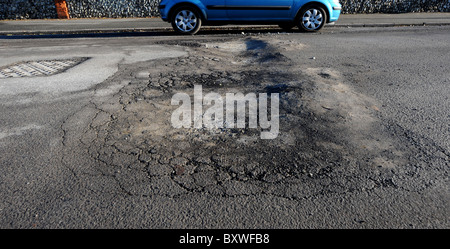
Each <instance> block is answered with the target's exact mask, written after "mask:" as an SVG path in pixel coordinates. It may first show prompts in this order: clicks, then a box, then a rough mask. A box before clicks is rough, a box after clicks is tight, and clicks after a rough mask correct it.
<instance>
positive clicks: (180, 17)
mask: <svg viewBox="0 0 450 249" xmlns="http://www.w3.org/2000/svg"><path fill="white" fill-rule="evenodd" d="M171 22H172V27H173V29H174V30H175V31H176V32H178V33H179V34H189V35H194V34H196V33H197V32H198V31H199V29H200V27H201V26H202V19H201V16H200V14H199V12H198V11H197V10H196V9H195V8H193V7H190V6H182V7H180V8H177V9H176V10H175V11H174V12H173V15H172V21H171Z"/></svg>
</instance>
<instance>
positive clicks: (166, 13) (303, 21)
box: [159, 0, 341, 35]
mask: <svg viewBox="0 0 450 249" xmlns="http://www.w3.org/2000/svg"><path fill="white" fill-rule="evenodd" d="M159 11H160V14H161V18H162V19H163V20H164V21H166V22H170V23H171V24H172V26H173V28H174V30H175V31H177V32H178V33H181V34H191V35H192V34H195V33H197V32H198V30H199V29H200V27H201V26H202V24H207V25H217V24H219V25H223V24H230V23H253V24H269V23H270V24H278V25H279V26H280V27H281V28H283V29H286V30H289V29H292V28H294V27H295V26H298V27H299V29H300V30H303V31H306V32H315V31H318V30H320V29H321V28H322V27H323V26H324V25H325V23H331V22H335V21H337V19H338V18H339V15H340V13H341V5H340V4H339V0H313V1H311V0H162V1H161V3H160V4H159Z"/></svg>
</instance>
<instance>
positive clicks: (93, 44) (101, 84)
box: [0, 26, 450, 228]
mask: <svg viewBox="0 0 450 249" xmlns="http://www.w3.org/2000/svg"><path fill="white" fill-rule="evenodd" d="M449 31H450V28H449V27H448V26H447V27H396V28H352V29H348V28H333V29H325V30H324V31H323V32H321V33H318V34H302V33H282V34H276V33H265V32H261V33H258V34H256V33H255V34H251V33H247V32H246V35H242V34H241V33H240V32H235V33H231V34H219V33H211V34H207V33H206V34H205V33H204V34H200V35H198V36H195V37H181V36H170V37H166V36H151V37H145V36H144V37H120V36H119V37H112V38H76V39H69V38H67V39H59V38H55V39H38V40H35V39H33V40H26V39H25V40H0V58H1V60H0V61H1V62H0V67H4V66H6V65H9V64H11V63H16V62H19V61H30V60H42V59H61V58H71V57H90V59H89V60H88V61H86V62H84V63H82V64H80V65H78V66H76V67H74V68H72V69H69V70H68V71H66V72H65V73H62V74H58V75H54V76H50V77H33V78H10V79H4V78H0V124H1V125H0V155H1V157H0V199H1V200H2V201H1V202H0V227H1V228H449V227H450V226H449V197H450V196H449V190H448V186H449V182H448V172H449V161H450V144H449V141H450V130H449V129H450V128H449V124H450V113H449V110H450V102H449V99H448V98H449V97H448V96H450V88H449V84H450V74H449V72H448V70H447V67H448V62H449V61H450V50H449V48H448V44H450V35H449V34H450V32H449ZM255 42H256V43H257V44H259V43H261V44H265V45H264V47H265V46H267V48H270V49H267V50H258V49H256V50H255V51H253V50H254V49H252V50H251V51H245V49H246V46H247V48H249V47H251V46H249V44H253V43H255ZM242 49H243V50H242ZM261 56H262V57H261ZM264 56H266V57H264ZM214 58H215V59H214ZM260 58H270V60H269V59H268V60H266V59H264V62H260V63H261V64H258V62H257V61H258V59H260ZM213 59H214V60H213ZM261 61H262V60H261ZM249 62H254V63H253V64H245V63H249ZM177 63H178V64H177ZM189 63H192V65H191V64H189ZM190 65H191V66H194V68H196V69H194V70H193V71H192V72H191V73H192V75H191V76H190V77H187V79H192V81H195V80H198V78H201V77H200V76H201V74H202V73H203V74H206V76H209V75H214V74H213V73H215V72H216V70H219V69H220V68H223V70H224V71H227V70H228V71H229V72H232V73H231V74H230V75H228V76H226V77H228V78H225V80H227V79H232V80H233V82H235V83H236V81H238V79H239V77H238V76H237V75H238V74H239V73H238V72H239V70H242V71H245V70H246V69H251V70H261V76H260V77H262V79H264V81H265V83H268V84H271V83H272V84H273V83H275V82H277V81H278V80H277V79H276V78H275V77H274V78H272V79H271V77H270V75H278V74H282V75H285V73H288V76H283V77H286V78H283V81H286V84H287V87H288V89H296V90H292V94H293V95H292V96H291V95H289V94H288V95H286V96H287V99H286V102H283V103H285V104H284V105H282V107H283V108H285V109H283V110H282V111H286V112H287V111H292V110H295V108H294V107H293V106H292V107H289V105H290V104H291V103H295V101H293V99H292V97H298V98H299V101H300V102H298V103H296V104H298V105H299V106H301V107H302V108H303V107H304V108H305V112H302V113H300V114H298V115H297V114H296V115H297V116H295V115H293V116H289V115H288V118H287V119H286V122H287V123H282V126H281V129H282V133H281V134H280V140H277V141H274V142H273V144H271V143H267V147H268V148H272V147H271V146H274V147H277V148H278V147H282V148H285V149H286V150H287V151H288V152H289V153H291V152H292V153H293V152H296V151H297V152H298V154H296V155H295V156H298V155H300V157H299V158H304V160H305V162H312V163H314V164H311V165H304V167H303V168H302V170H299V171H296V170H295V169H294V167H293V166H292V167H291V166H289V165H283V164H281V166H282V167H281V168H283V169H285V168H287V169H289V170H288V171H280V172H278V174H272V173H273V172H267V173H266V176H269V177H265V178H264V177H258V178H256V177H255V178H252V175H251V174H246V175H245V176H247V177H249V178H250V179H246V180H242V178H239V177H241V175H240V173H239V171H236V172H235V174H234V175H233V174H232V173H231V172H234V171H233V169H232V167H230V168H227V170H226V171H225V170H222V169H212V170H207V171H201V170H200V171H198V172H197V171H196V172H195V173H199V172H206V173H211V172H213V173H215V174H217V175H215V176H214V177H213V178H214V180H217V179H218V177H219V176H220V177H223V178H224V179H225V180H223V179H222V180H221V181H220V186H219V187H220V189H222V190H223V191H224V192H223V193H222V192H220V191H222V190H220V191H219V190H211V189H208V188H192V189H190V188H187V187H186V186H188V184H191V183H192V185H193V186H194V187H195V186H197V187H198V186H199V185H200V182H201V181H202V180H203V182H206V183H207V184H210V185H209V186H211V185H214V184H216V181H212V180H211V179H213V178H208V177H211V176H210V175H208V174H193V175H192V179H194V180H193V181H192V182H189V181H190V178H188V177H187V178H184V179H181V178H180V179H177V178H176V177H177V175H174V173H173V172H166V171H167V170H169V171H170V169H171V168H170V167H168V168H158V169H157V170H156V171H157V172H156V173H155V172H153V173H152V174H150V173H149V171H151V170H155V169H151V168H149V167H150V166H149V165H151V164H148V163H147V164H146V166H145V167H143V168H140V167H141V164H140V163H142V162H143V161H144V160H143V159H142V158H143V157H142V156H143V155H144V154H145V153H146V151H142V149H136V148H137V147H132V146H131V147H130V148H129V146H128V145H129V144H131V142H135V140H133V139H132V141H131V142H127V144H124V143H125V142H123V141H122V142H121V141H119V140H114V139H119V137H120V138H122V137H121V136H122V135H124V136H125V135H128V134H131V135H130V136H131V138H133V136H132V134H133V133H132V132H133V131H135V130H136V129H137V128H136V127H134V125H135V123H136V122H142V120H143V119H142V117H139V114H140V113H141V114H142V113H146V111H148V110H147V109H145V108H144V109H139V108H142V107H141V106H140V104H136V103H138V99H139V98H141V96H140V95H139V96H138V95H136V93H137V92H139V93H142V96H147V95H146V94H153V93H158V92H157V90H158V89H157V88H155V89H153V88H148V86H147V85H148V84H149V82H151V80H152V79H153V78H150V81H149V78H148V76H149V74H150V76H151V77H156V76H152V75H157V74H156V73H157V72H161V73H160V76H158V77H169V76H170V77H174V78H176V77H178V76H179V75H175V76H171V75H170V71H171V70H174V71H176V69H178V70H181V69H183V68H188V67H189V66H190ZM179 73H180V72H178V71H177V74H179ZM197 74H199V75H200V76H199V77H197V76H196V75H197ZM215 77H217V76H215ZM157 82H158V81H157ZM174 82H175V81H174ZM252 82H253V81H252ZM193 83H195V82H193ZM244 83H245V82H242V83H240V84H244ZM253 83H254V82H253ZM253 83H252V84H253ZM173 84H175V86H174V87H177V85H176V83H173ZM233 84H234V83H233ZM236 84H238V83H236ZM161 87H162V86H161ZM233 87H237V86H234V85H233ZM161 89H162V88H161ZM177 89H179V88H177ZM155 91H156V92H155ZM158 91H159V90H158ZM151 96H153V95H151ZM163 96H165V95H163ZM144 99H145V98H144ZM286 103H287V104H286ZM158 104H160V102H158V103H156V102H155V103H153V105H152V108H156V109H155V110H159V109H158V108H163V107H164V106H163V105H158ZM152 110H153V109H152ZM152 112H153V111H151V112H149V113H152ZM153 114H154V113H153ZM158 118H161V117H158V116H155V117H153V119H154V120H155V121H156V120H157V119H158ZM301 118H305V119H304V120H302V119H301ZM139 120H140V121H139ZM295 120H298V123H295V122H296V121H295ZM309 121H311V122H310V123H309V124H308V122H309ZM122 122H123V123H122ZM283 122H284V121H283ZM122 124H127V125H129V126H128V127H126V126H124V125H122ZM283 124H288V126H292V127H293V129H294V128H295V127H299V124H302V126H301V127H303V126H305V130H304V131H303V132H304V134H298V133H297V134H294V136H293V137H295V139H298V142H297V143H296V145H304V147H292V142H290V141H291V140H290V139H289V138H290V137H289V136H285V135H283V134H289V130H288V128H286V127H287V126H285V127H284V128H283ZM144 128H145V127H144ZM133 129H134V130H133ZM295 129H298V128H295ZM300 130H301V129H300ZM296 131H297V130H296ZM151 132H154V133H150V134H152V135H151V136H150V137H149V138H151V139H150V140H152V139H153V140H154V139H156V138H157V137H158V136H159V133H157V131H151ZM283 132H285V133H283ZM314 132H316V133H317V134H319V135H320V137H316V135H314V134H316V133H314ZM327 132H329V136H327V135H326V134H327ZM313 133H314V134H313ZM125 137H126V136H125ZM302 137H305V138H308V139H309V140H308V142H311V141H312V142H313V144H314V145H311V146H310V145H308V144H307V143H306V142H304V141H300V140H301V138H302ZM111 139H112V140H111ZM164 139H165V138H164ZM164 139H162V140H161V144H169V145H170V141H171V140H164ZM136 141H137V140H136ZM155 141H156V140H155ZM136 144H137V142H136ZM106 145H108V146H109V145H110V146H113V147H115V150H109V149H108V148H109V147H107V146H106ZM153 145H154V144H153ZM181 145H182V144H180V146H181ZM127 146H128V147H127ZM172 146H173V145H172ZM283 146H284V147H283ZM289 146H291V147H289ZM165 148H166V151H165V152H164V153H166V154H160V155H157V156H158V158H159V159H158V165H160V166H161V165H162V166H161V167H163V166H169V165H170V160H166V161H168V163H167V164H165V163H164V162H165V159H164V158H165V157H167V158H169V159H171V158H172V159H174V158H175V157H174V156H179V155H180V154H183V151H182V149H181V152H180V151H179V150H180V149H177V148H176V149H175V150H173V151H172V152H173V153H171V151H170V150H169V149H171V148H172V147H170V146H169V147H165ZM167 148H168V149H167ZM180 148H182V147H180ZM307 149H311V150H307ZM205 151H206V150H205ZM118 152H120V153H118ZM313 152H314V153H313ZM111 153H112V154H111ZM115 153H116V154H115ZM143 153H144V154H143ZM192 153H194V154H195V153H196V152H192ZM289 153H286V155H294V154H289ZM185 154H189V153H185ZM149 156H150V157H152V158H153V159H149V160H154V157H155V155H153V156H152V155H149ZM184 156H189V155H184ZM203 156H204V157H206V159H205V160H204V161H203V162H202V163H201V165H203V166H205V167H209V168H211V167H212V165H213V164H212V163H213V162H215V159H216V158H215V157H214V156H213V155H209V154H208V155H203ZM229 156H232V155H229ZM271 156H272V155H271ZM273 156H274V158H276V154H274V155H273ZM327 156H330V157H329V158H327ZM208 158H209V159H208ZM237 158H238V159H237V160H238V161H237V162H235V165H237V166H239V157H237ZM136 159H139V160H138V161H135V160H136ZM328 159H329V160H328ZM244 161H245V160H244ZM265 161H267V160H265ZM268 161H270V160H268ZM279 162H286V164H290V163H292V164H294V163H296V162H298V158H296V159H295V160H290V158H287V159H286V160H285V159H283V160H280V161H279ZM125 163H127V167H125V168H124V167H121V166H123V165H125ZM258 163H260V164H261V165H262V167H264V168H265V169H268V168H269V167H271V166H273V165H277V163H276V162H275V163H274V162H272V164H268V163H267V162H263V161H261V162H258ZM330 163H332V164H330ZM217 165H219V163H218V164H217ZM330 165H334V166H330ZM228 166H230V165H228ZM228 166H227V167H228ZM285 166H286V167H285ZM315 167H317V170H316V171H315ZM333 167H335V168H333ZM319 169H320V170H319ZM127 170H128V171H127ZM214 170H217V171H214ZM244 170H246V169H244ZM144 171H145V172H144ZM274 172H275V171H274ZM224 174H225V176H223V175H224ZM227 174H229V176H228V175H227ZM271 174H272V175H271ZM198 176H204V178H200V179H199V178H196V177H198ZM242 176H244V175H242ZM272 176H273V177H279V178H277V179H278V180H270V179H272V178H270V177H272ZM189 177H190V176H189ZM227 177H228V178H229V179H228V178H227ZM269 178H270V179H269ZM180 186H183V187H184V188H180ZM213 187H214V186H213ZM146 191H147V192H146ZM214 191H216V192H214Z"/></svg>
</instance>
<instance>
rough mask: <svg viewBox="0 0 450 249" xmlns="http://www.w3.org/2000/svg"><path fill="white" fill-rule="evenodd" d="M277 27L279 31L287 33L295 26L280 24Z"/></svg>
mask: <svg viewBox="0 0 450 249" xmlns="http://www.w3.org/2000/svg"><path fill="white" fill-rule="evenodd" d="M278 27H280V28H281V29H283V30H285V31H289V30H291V29H293V28H294V27H295V24H293V23H280V24H279V25H278Z"/></svg>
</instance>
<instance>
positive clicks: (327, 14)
mask: <svg viewBox="0 0 450 249" xmlns="http://www.w3.org/2000/svg"><path fill="white" fill-rule="evenodd" d="M311 6H318V7H321V8H322V9H323V10H324V11H325V15H326V16H325V23H329V20H330V10H329V9H328V7H327V6H326V5H325V4H323V3H321V2H308V3H306V4H305V5H303V6H302V7H301V8H299V9H298V11H297V13H296V14H295V22H298V21H299V20H300V13H302V11H303V10H304V9H306V8H308V7H311Z"/></svg>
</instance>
